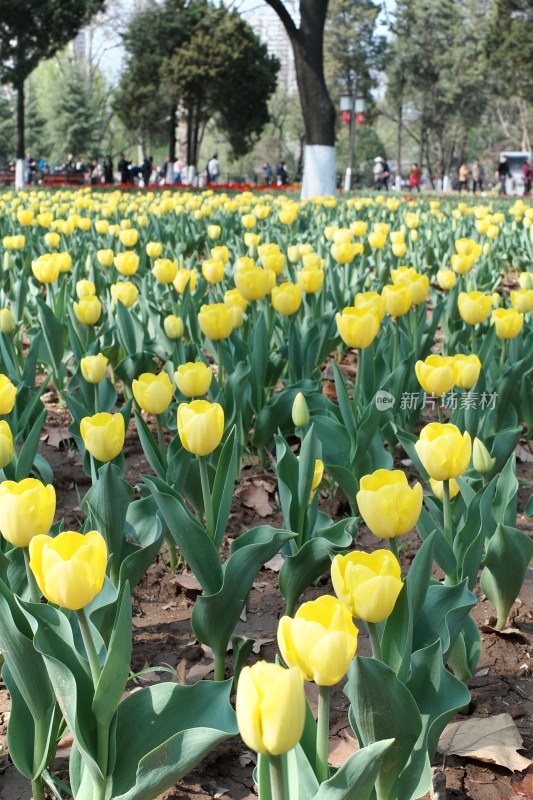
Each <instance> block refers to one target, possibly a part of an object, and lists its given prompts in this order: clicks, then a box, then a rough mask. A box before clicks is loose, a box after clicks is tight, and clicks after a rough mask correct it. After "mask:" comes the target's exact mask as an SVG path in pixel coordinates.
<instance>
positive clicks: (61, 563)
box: [30, 531, 107, 611]
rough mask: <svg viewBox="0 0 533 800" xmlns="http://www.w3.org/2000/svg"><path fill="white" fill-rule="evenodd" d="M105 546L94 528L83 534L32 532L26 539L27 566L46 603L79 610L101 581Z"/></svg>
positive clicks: (90, 598) (104, 562)
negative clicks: (52, 534)
mask: <svg viewBox="0 0 533 800" xmlns="http://www.w3.org/2000/svg"><path fill="white" fill-rule="evenodd" d="M106 565H107V546H106V543H105V539H104V537H103V536H102V535H101V534H100V533H98V531H89V533H86V534H85V535H83V534H81V533H75V532H74V531H64V532H63V533H60V534H59V536H56V537H52V536H43V535H40V536H35V537H34V538H33V539H32V540H31V542H30V568H31V571H32V572H33V574H34V576H35V580H36V581H37V584H38V586H39V589H40V590H41V592H42V593H43V595H44V596H45V597H46V599H47V600H48V601H49V602H50V603H55V604H56V605H58V606H61V608H68V609H70V610H71V611H79V610H80V609H81V608H84V607H85V606H86V605H88V604H89V603H90V602H91V601H92V600H94V598H95V597H96V595H97V594H98V593H99V592H100V591H101V589H102V586H103V585H104V578H105V570H106Z"/></svg>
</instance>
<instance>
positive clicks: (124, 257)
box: [114, 250, 139, 275]
mask: <svg viewBox="0 0 533 800" xmlns="http://www.w3.org/2000/svg"><path fill="white" fill-rule="evenodd" d="M114 263H115V267H116V269H117V272H120V274H121V275H135V273H136V272H137V270H138V269H139V256H138V255H137V253H134V252H133V250H126V252H125V253H117V254H116V256H115V258H114Z"/></svg>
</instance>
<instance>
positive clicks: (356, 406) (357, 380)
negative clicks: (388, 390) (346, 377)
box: [352, 347, 363, 422]
mask: <svg viewBox="0 0 533 800" xmlns="http://www.w3.org/2000/svg"><path fill="white" fill-rule="evenodd" d="M362 367H363V349H362V348H361V347H358V348H357V372H356V375H355V385H354V387H353V401H352V406H353V414H354V417H355V420H356V422H357V417H358V412H359V393H360V391H361V373H362V371H363V369H362Z"/></svg>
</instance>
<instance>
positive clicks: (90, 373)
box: [80, 353, 108, 383]
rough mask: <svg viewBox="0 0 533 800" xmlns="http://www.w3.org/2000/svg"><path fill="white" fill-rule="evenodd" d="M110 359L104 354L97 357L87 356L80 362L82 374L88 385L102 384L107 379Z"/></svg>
mask: <svg viewBox="0 0 533 800" xmlns="http://www.w3.org/2000/svg"><path fill="white" fill-rule="evenodd" d="M107 364H108V359H107V358H106V357H105V356H104V354H103V353H98V354H97V355H95V356H85V357H84V358H82V359H81V361H80V367H81V374H82V375H83V377H84V378H85V380H86V381H87V383H100V381H103V380H104V378H105V371H106V369H107Z"/></svg>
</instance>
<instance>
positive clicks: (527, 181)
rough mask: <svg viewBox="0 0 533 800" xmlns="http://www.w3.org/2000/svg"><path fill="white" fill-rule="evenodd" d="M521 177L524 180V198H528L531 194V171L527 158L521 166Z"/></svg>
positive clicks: (532, 176) (532, 177) (532, 173)
mask: <svg viewBox="0 0 533 800" xmlns="http://www.w3.org/2000/svg"><path fill="white" fill-rule="evenodd" d="M522 175H523V178H524V197H529V195H530V194H531V181H532V180H533V169H532V168H531V164H530V163H529V158H526V159H525V161H524V163H523V165H522Z"/></svg>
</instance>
